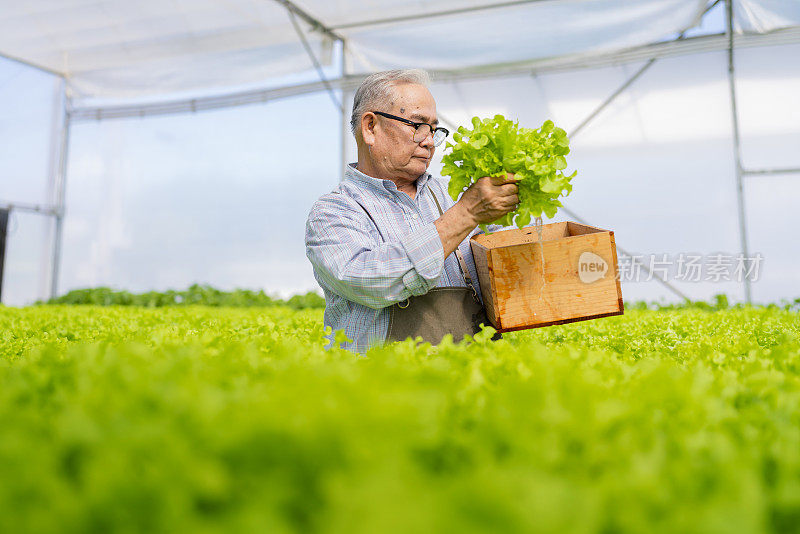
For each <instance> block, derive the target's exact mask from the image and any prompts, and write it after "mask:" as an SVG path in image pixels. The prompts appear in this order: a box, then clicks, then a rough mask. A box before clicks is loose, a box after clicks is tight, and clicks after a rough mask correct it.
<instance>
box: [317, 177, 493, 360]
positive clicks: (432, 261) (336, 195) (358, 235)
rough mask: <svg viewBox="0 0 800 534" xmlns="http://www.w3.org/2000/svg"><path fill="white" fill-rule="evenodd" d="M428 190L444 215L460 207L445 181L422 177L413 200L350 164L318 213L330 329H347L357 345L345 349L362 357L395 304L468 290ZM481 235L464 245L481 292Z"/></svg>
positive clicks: (320, 269) (382, 336)
mask: <svg viewBox="0 0 800 534" xmlns="http://www.w3.org/2000/svg"><path fill="white" fill-rule="evenodd" d="M426 189H430V190H431V191H432V192H433V193H434V194H435V195H436V198H437V200H438V201H439V203H440V204H441V206H442V209H443V210H445V211H446V210H447V209H448V208H450V207H452V206H453V204H455V202H454V201H453V200H452V199H451V198H450V195H449V194H448V193H447V181H446V180H444V179H442V178H434V177H433V176H432V175H431V174H429V173H425V174H423V175H422V176H420V177H419V178H418V179H417V194H416V195H415V197H414V198H413V199H412V198H411V197H410V196H408V195H407V194H406V193H403V192H401V191H398V189H397V186H396V185H395V184H394V182H392V181H391V180H379V179H377V178H372V177H370V176H367V175H366V174H364V173H362V172H360V171H358V170H357V169H356V168H355V164H353V163H351V164H350V165H348V166H347V168H346V169H345V175H344V179H343V180H342V181H341V182H340V183H339V186H338V187H337V188H336V189H335V190H334V191H332V192H330V193H328V194H326V195H323V196H322V197H320V198H319V199H318V200H317V201H316V202H315V203H314V206H313V207H312V208H311V212H310V214H309V216H308V222H307V223H306V256H308V259H309V260H310V261H311V264H312V265H313V266H314V277H315V278H316V279H317V282H318V283H319V285H320V286H321V287H322V290H323V291H324V293H325V319H324V322H325V325H326V326H330V327H331V328H332V330H333V332H334V333H335V332H336V331H337V330H343V331H344V334H345V335H346V336H347V338H349V339H350V340H351V341H350V342H344V343H342V345H341V346H342V348H346V349H349V350H352V351H355V352H360V353H363V352H365V351H366V350H367V349H368V348H369V347H371V346H373V345H375V344H379V343H383V342H384V341H385V340H386V335H387V331H388V328H389V313H390V309H389V307H390V306H392V305H393V304H395V303H396V302H401V301H403V300H405V299H407V298H408V297H410V296H413V295H424V294H425V293H427V292H428V291H429V290H431V289H433V288H434V287H450V286H467V283H466V282H465V281H464V277H463V275H462V274H461V271H460V269H459V265H458V259H457V258H456V256H455V254H450V255H449V256H448V257H447V258H445V257H444V249H443V247H442V241H441V239H440V238H439V233H438V231H437V230H436V226H435V225H434V221H435V220H436V219H438V218H439V216H440V215H439V211H438V210H437V208H436V204H435V203H434V200H433V198H431V195H430V193H429V192H428V191H426ZM496 228H497V229H499V228H500V227H496ZM492 229H495V228H492ZM477 232H479V230H478V229H477V228H476V229H475V230H473V231H472V232H470V234H469V235H468V236H467V238H466V239H465V240H464V241H462V242H461V244H460V245H459V248H460V249H461V252H462V254H463V255H464V260H465V262H466V264H467V267H468V269H469V271H470V274H471V276H472V280H473V282H474V283H475V284H476V288H475V289H476V290H478V292H479V293H480V288H479V287H477V284H478V282H477V280H478V273H477V272H476V270H475V262H474V260H473V258H472V251H471V250H470V245H469V238H470V237H472V235H474V234H475V233H477ZM333 337H334V334H333V333H332V334H331V335H330V336H329V339H330V340H331V344H332V343H333ZM329 346H330V344H329Z"/></svg>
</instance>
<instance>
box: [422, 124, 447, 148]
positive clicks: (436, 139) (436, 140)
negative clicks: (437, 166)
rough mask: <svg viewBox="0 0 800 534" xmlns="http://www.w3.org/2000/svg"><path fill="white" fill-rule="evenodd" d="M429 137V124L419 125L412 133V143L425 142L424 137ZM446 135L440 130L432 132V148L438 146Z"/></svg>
mask: <svg viewBox="0 0 800 534" xmlns="http://www.w3.org/2000/svg"><path fill="white" fill-rule="evenodd" d="M429 135H431V126H430V124H420V125H419V127H418V128H417V129H416V131H415V132H414V142H415V143H421V142H422V141H424V140H425V138H426V137H428V136H429ZM445 137H446V134H445V133H444V131H442V130H436V131H435V132H433V146H439V145H440V144H442V141H444V138H445Z"/></svg>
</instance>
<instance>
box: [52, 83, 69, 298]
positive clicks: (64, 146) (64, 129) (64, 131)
mask: <svg viewBox="0 0 800 534" xmlns="http://www.w3.org/2000/svg"><path fill="white" fill-rule="evenodd" d="M63 102H64V118H63V121H62V123H61V142H60V143H59V145H58V174H57V175H56V189H55V193H56V231H55V236H54V238H53V257H52V264H51V267H52V271H51V276H50V298H55V297H56V296H57V295H58V275H59V271H60V269H61V241H62V239H63V232H64V228H63V227H64V208H65V203H66V196H67V187H66V186H67V161H68V159H69V133H70V132H69V131H70V99H69V97H68V96H67V95H66V84H65V85H64V100H63Z"/></svg>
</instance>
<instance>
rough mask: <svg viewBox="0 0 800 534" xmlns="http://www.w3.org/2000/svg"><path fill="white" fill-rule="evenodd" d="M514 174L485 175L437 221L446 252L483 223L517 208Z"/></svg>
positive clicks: (451, 249)
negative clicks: (494, 176) (493, 176)
mask: <svg viewBox="0 0 800 534" xmlns="http://www.w3.org/2000/svg"><path fill="white" fill-rule="evenodd" d="M517 189H518V188H517V185H516V180H514V175H513V174H506V176H505V177H499V178H490V177H488V176H484V177H483V178H481V179H479V180H478V181H477V182H475V183H474V184H472V185H471V186H470V188H469V189H467V190H466V191H465V192H464V194H463V195H461V198H460V199H459V201H458V202H456V204H455V205H454V206H453V207H452V208H450V209H449V210H447V211H446V212H445V214H444V215H442V216H441V217H439V219H438V220H437V221H436V229H437V230H438V231H439V237H440V238H441V240H442V247H443V248H444V255H445V256H448V255H450V253H452V252H453V251H454V250H455V249H456V247H457V246H458V245H459V243H461V242H462V241H463V240H464V238H465V237H467V235H469V233H470V232H472V231H473V230H474V229H475V227H476V226H478V225H479V224H488V223H490V222H492V221H494V220H497V219H499V218H500V217H502V216H503V215H505V214H506V213H510V212H512V211H514V209H515V208H516V207H517V203H518V202H519V197H517Z"/></svg>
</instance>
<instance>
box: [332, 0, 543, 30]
mask: <svg viewBox="0 0 800 534" xmlns="http://www.w3.org/2000/svg"><path fill="white" fill-rule="evenodd" d="M542 1H544V0H511V1H509V2H497V3H493V4H483V5H477V6H470V7H462V8H459V9H446V10H442V11H430V10H421V11H420V12H419V13H415V14H413V15H405V16H399V17H393V18H385V19H373V20H362V21H358V22H349V23H347V24H340V25H338V26H334V27H333V29H334V30H344V29H350V28H363V27H365V26H377V25H379V24H393V23H398V22H409V21H412V20H421V19H424V20H430V19H432V18H438V17H449V16H452V15H460V14H462V13H474V12H476V11H486V10H489V9H498V8H504V7H514V6H521V5H524V4H533V3H536V2H542Z"/></svg>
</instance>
